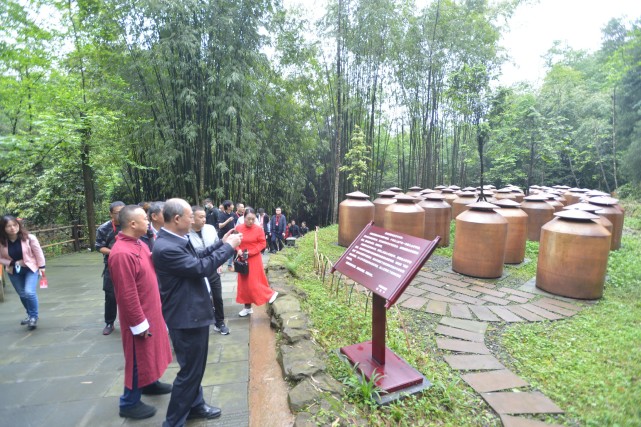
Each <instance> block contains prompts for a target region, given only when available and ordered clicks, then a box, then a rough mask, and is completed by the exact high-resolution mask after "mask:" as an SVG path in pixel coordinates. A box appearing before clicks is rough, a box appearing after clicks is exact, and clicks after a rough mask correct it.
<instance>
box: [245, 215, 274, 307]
mask: <svg viewBox="0 0 641 427" xmlns="http://www.w3.org/2000/svg"><path fill="white" fill-rule="evenodd" d="M236 230H238V232H239V233H242V235H243V241H242V242H241V243H240V246H238V248H236V249H237V251H238V260H237V262H240V263H242V262H243V261H246V262H247V266H248V267H249V271H248V272H247V273H245V274H241V273H239V274H238V286H237V293H236V302H237V303H239V304H244V305H245V308H243V309H242V310H241V311H240V313H238V315H239V316H240V317H245V316H247V315H249V314H252V313H253V312H254V310H252V304H255V305H263V304H265V303H266V302H269V303H270V304H271V303H273V302H274V300H276V297H277V296H278V292H274V290H273V289H272V288H270V287H269V282H267V276H265V269H264V268H263V257H262V251H263V249H265V232H264V230H263V228H262V227H261V226H260V225H258V224H256V212H254V210H253V209H252V208H250V207H247V208H245V223H244V224H240V225H238V226H237V227H236ZM244 254H246V256H245V255H244Z"/></svg>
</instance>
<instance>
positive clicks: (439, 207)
mask: <svg viewBox="0 0 641 427" xmlns="http://www.w3.org/2000/svg"><path fill="white" fill-rule="evenodd" d="M444 199H445V197H443V195H442V194H440V193H432V194H428V195H426V196H425V200H423V201H422V202H420V203H419V204H418V205H419V206H420V207H421V208H423V210H424V211H425V234H424V235H423V238H424V239H427V240H434V238H435V237H436V236H440V237H441V240H440V241H439V242H438V246H439V247H447V246H449V245H450V221H451V220H452V208H451V207H450V205H448V204H447V203H445V201H444Z"/></svg>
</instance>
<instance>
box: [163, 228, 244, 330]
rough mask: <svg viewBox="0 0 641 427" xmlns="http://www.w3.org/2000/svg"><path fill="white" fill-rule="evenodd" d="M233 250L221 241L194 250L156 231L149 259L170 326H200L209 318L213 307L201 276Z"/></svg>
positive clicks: (172, 236)
mask: <svg viewBox="0 0 641 427" xmlns="http://www.w3.org/2000/svg"><path fill="white" fill-rule="evenodd" d="M233 253H234V249H233V248H232V247H231V246H230V245H229V244H227V243H223V242H222V241H218V242H216V243H214V244H213V245H211V246H209V247H207V248H206V249H205V250H204V251H200V252H197V251H196V250H195V249H194V248H193V246H192V245H191V243H189V241H188V240H185V239H181V238H180V237H178V236H175V235H173V234H171V233H168V232H167V231H166V230H164V229H162V230H160V231H159V232H158V236H157V237H156V242H155V244H154V251H153V253H152V260H153V262H154V267H155V268H156V275H157V276H158V283H159V285H160V300H161V302H162V314H163V317H164V318H165V322H166V323H167V326H168V327H169V328H170V329H189V328H200V327H203V326H208V325H210V324H211V323H212V322H213V319H214V308H213V305H212V300H211V297H210V296H209V292H208V291H207V285H205V280H204V278H205V277H209V276H211V275H212V274H214V272H215V271H216V269H217V268H218V267H220V266H221V265H223V264H224V263H225V262H226V261H227V260H228V259H229V258H230V257H231V256H232V255H233Z"/></svg>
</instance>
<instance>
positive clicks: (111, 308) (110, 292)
mask: <svg viewBox="0 0 641 427" xmlns="http://www.w3.org/2000/svg"><path fill="white" fill-rule="evenodd" d="M102 290H103V291H105V323H111V324H112V325H113V323H114V322H115V321H116V316H117V315H118V305H117V304H116V294H115V293H114V284H113V282H112V281H111V276H110V275H109V269H108V268H107V267H106V266H105V270H104V271H103V273H102Z"/></svg>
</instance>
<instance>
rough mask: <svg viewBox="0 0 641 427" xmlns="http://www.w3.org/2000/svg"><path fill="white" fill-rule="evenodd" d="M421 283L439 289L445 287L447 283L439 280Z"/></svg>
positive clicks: (426, 280) (428, 280)
mask: <svg viewBox="0 0 641 427" xmlns="http://www.w3.org/2000/svg"><path fill="white" fill-rule="evenodd" d="M420 281H421V283H423V284H425V285H432V286H436V287H437V288H441V287H443V286H445V283H443V282H440V281H439V280H438V279H421V280H420Z"/></svg>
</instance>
